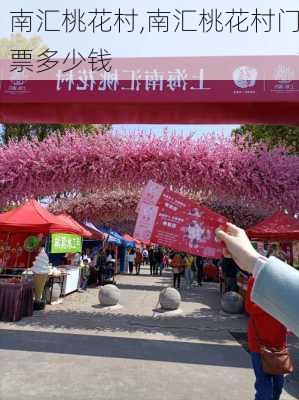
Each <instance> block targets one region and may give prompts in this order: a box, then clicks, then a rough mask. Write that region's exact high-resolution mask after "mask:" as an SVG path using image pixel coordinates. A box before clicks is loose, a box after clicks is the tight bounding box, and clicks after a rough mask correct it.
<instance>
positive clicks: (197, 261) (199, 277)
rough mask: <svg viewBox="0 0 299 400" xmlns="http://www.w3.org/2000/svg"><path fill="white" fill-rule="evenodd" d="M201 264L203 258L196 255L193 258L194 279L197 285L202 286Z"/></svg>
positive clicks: (202, 263)
mask: <svg viewBox="0 0 299 400" xmlns="http://www.w3.org/2000/svg"><path fill="white" fill-rule="evenodd" d="M203 265H204V258H203V257H201V256H197V257H196V258H195V267H196V279H197V285H198V286H202V278H203Z"/></svg>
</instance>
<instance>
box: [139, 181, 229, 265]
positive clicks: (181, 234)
mask: <svg viewBox="0 0 299 400" xmlns="http://www.w3.org/2000/svg"><path fill="white" fill-rule="evenodd" d="M138 210H139V213H138V218H137V222H136V227H135V232H134V236H135V237H136V238H138V239H139V240H143V241H151V242H152V243H156V244H159V245H161V246H165V247H169V248H172V249H174V250H177V251H182V252H186V253H189V254H194V255H200V256H202V257H210V258H220V257H222V252H223V249H224V246H223V243H222V242H221V241H220V240H219V239H218V238H217V237H216V234H215V230H216V229H217V228H218V227H222V228H223V229H224V228H225V226H226V223H227V220H226V218H224V217H223V216H221V215H219V214H217V213H215V212H214V211H212V210H209V209H208V208H207V207H203V206H201V205H199V204H198V203H196V202H195V201H193V200H190V199H188V198H186V197H184V196H182V195H180V194H178V193H175V192H172V191H170V190H168V189H166V188H164V187H163V186H161V185H158V184H156V183H154V182H152V181H150V182H149V183H148V184H147V185H146V187H145V190H144V192H143V194H142V198H141V201H140V203H139V205H138Z"/></svg>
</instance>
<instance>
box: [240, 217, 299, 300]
mask: <svg viewBox="0 0 299 400" xmlns="http://www.w3.org/2000/svg"><path fill="white" fill-rule="evenodd" d="M247 234H248V236H249V238H250V240H251V241H252V242H255V243H256V247H257V250H258V251H259V252H260V253H262V254H263V253H264V255H271V249H272V248H273V245H275V246H276V249H277V250H281V253H282V254H283V255H284V256H285V257H286V258H287V260H286V261H287V262H288V263H289V264H291V265H292V264H293V245H294V244H295V245H296V242H297V241H299V221H298V220H297V219H295V218H293V217H292V216H290V215H288V214H285V213H283V212H280V211H277V212H276V213H275V214H273V215H272V216H270V217H269V218H266V219H265V220H264V221H262V222H260V223H259V224H257V225H255V226H254V227H252V228H250V229H248V230H247ZM265 244H266V245H267V249H266V248H265ZM273 255H275V256H278V257H279V252H277V253H274V254H273ZM247 281H248V277H247V276H246V275H244V274H239V277H238V286H239V289H240V293H241V294H242V296H243V297H245V295H246V291H247Z"/></svg>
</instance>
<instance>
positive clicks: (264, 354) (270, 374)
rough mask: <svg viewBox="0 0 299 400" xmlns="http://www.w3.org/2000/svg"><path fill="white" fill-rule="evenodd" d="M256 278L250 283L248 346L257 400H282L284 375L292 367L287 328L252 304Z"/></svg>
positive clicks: (248, 293) (247, 306)
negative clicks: (287, 343) (280, 399)
mask: <svg viewBox="0 0 299 400" xmlns="http://www.w3.org/2000/svg"><path fill="white" fill-rule="evenodd" d="M253 285H254V278H253V277H251V278H250V279H249V282H248V290H247V297H246V311H247V312H248V314H249V316H250V319H249V324H248V345H249V350H250V352H251V360H252V366H253V369H254V373H255V377H256V382H255V389H256V395H255V400H279V398H280V395H281V393H282V390H283V385H284V373H287V372H291V370H292V365H291V361H290V358H289V355H288V351H287V345H286V336H287V330H286V328H285V327H284V326H283V325H282V324H281V323H280V322H278V321H277V320H276V319H274V318H273V317H271V316H270V315H269V314H267V313H266V312H265V311H263V310H262V309H261V308H260V307H258V306H257V305H256V304H255V303H253V302H252V301H251V292H252V288H253Z"/></svg>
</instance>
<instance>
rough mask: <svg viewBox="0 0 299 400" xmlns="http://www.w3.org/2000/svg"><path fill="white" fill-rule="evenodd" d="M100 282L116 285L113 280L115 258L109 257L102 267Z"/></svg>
mask: <svg viewBox="0 0 299 400" xmlns="http://www.w3.org/2000/svg"><path fill="white" fill-rule="evenodd" d="M102 284H103V285H109V284H110V285H111V284H112V285H116V281H115V260H114V259H111V260H109V261H107V262H106V265H105V266H104V267H103V268H102Z"/></svg>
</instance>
